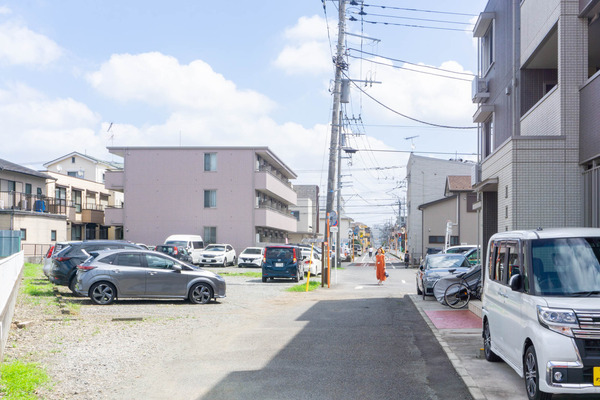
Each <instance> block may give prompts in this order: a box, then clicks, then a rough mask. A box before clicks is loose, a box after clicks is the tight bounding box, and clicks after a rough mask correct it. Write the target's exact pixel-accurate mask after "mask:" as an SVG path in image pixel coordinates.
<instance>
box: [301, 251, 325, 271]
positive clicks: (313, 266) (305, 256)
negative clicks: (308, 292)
mask: <svg viewBox="0 0 600 400" xmlns="http://www.w3.org/2000/svg"><path fill="white" fill-rule="evenodd" d="M302 262H303V263H304V271H305V272H306V273H307V274H308V273H310V274H311V275H321V273H322V272H323V263H322V262H321V256H320V255H319V253H318V252H316V251H314V250H313V252H312V258H311V254H310V249H302Z"/></svg>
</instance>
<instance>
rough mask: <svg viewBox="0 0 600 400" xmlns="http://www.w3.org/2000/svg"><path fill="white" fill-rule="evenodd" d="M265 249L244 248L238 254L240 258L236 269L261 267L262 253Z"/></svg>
mask: <svg viewBox="0 0 600 400" xmlns="http://www.w3.org/2000/svg"><path fill="white" fill-rule="evenodd" d="M264 251H265V249H264V248H263V247H246V248H245V249H244V251H242V252H241V253H240V258H239V259H238V267H259V268H260V267H261V266H262V259H263V252H264Z"/></svg>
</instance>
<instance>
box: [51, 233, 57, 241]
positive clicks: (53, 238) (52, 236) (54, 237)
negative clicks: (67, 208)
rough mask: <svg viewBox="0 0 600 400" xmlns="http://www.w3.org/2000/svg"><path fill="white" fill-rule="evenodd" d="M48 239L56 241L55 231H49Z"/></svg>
mask: <svg viewBox="0 0 600 400" xmlns="http://www.w3.org/2000/svg"><path fill="white" fill-rule="evenodd" d="M50 241H51V242H56V231H50Z"/></svg>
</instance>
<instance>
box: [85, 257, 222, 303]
mask: <svg viewBox="0 0 600 400" xmlns="http://www.w3.org/2000/svg"><path fill="white" fill-rule="evenodd" d="M75 290H76V292H77V293H78V294H79V295H81V296H89V298H90V299H91V300H92V302H93V303H95V304H100V305H108V304H111V303H112V302H114V301H115V299H124V298H175V299H189V301H190V302H192V303H194V304H204V303H208V302H209V301H210V300H211V299H217V298H223V297H225V291H226V284H225V279H223V278H222V277H221V276H220V275H217V274H215V273H213V272H211V271H206V270H204V269H202V268H198V267H196V266H194V265H190V264H187V263H183V262H181V261H179V260H176V259H175V258H173V257H170V256H168V255H166V254H163V253H159V252H156V251H152V250H136V249H125V250H108V251H96V252H92V254H91V256H90V257H89V258H88V259H87V260H85V262H83V263H81V264H80V265H79V266H78V267H77V280H76V285H75Z"/></svg>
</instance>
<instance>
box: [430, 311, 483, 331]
mask: <svg viewBox="0 0 600 400" xmlns="http://www.w3.org/2000/svg"><path fill="white" fill-rule="evenodd" d="M425 314H427V316H428V317H429V319H430V320H431V322H433V324H434V325H435V327H436V328H438V329H475V328H481V318H479V317H478V316H477V315H475V314H473V313H472V312H471V311H469V310H444V311H425Z"/></svg>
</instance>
